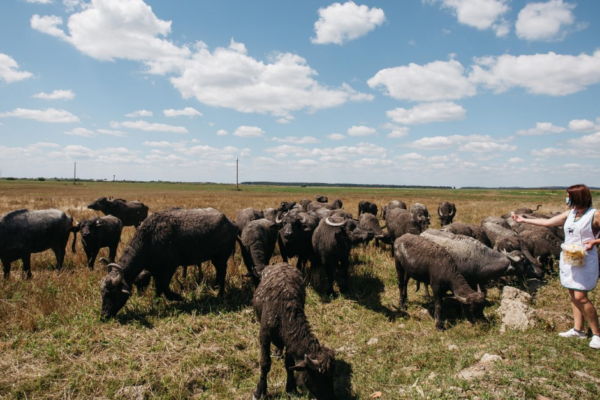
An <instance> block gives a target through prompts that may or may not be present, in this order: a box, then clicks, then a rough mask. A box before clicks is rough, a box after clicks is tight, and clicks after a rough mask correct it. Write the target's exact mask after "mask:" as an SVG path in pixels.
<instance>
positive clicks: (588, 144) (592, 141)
mask: <svg viewBox="0 0 600 400" xmlns="http://www.w3.org/2000/svg"><path fill="white" fill-rule="evenodd" d="M569 144H571V145H573V146H575V147H584V148H595V149H596V150H597V151H600V132H596V133H592V134H591V135H585V136H582V137H580V138H577V139H571V140H569Z"/></svg>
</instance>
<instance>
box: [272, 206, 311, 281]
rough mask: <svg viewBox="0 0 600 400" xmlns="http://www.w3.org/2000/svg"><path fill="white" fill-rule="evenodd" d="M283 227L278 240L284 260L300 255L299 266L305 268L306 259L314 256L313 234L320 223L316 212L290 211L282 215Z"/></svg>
mask: <svg viewBox="0 0 600 400" xmlns="http://www.w3.org/2000/svg"><path fill="white" fill-rule="evenodd" d="M282 223H283V227H282V228H281V230H280V231H279V235H278V238H277V242H278V243H279V252H280V253H281V258H282V259H283V261H284V262H288V258H290V257H298V263H297V267H298V268H300V269H303V268H304V266H305V265H306V261H308V260H310V259H311V258H312V254H313V248H312V235H313V232H314V231H315V229H316V228H317V226H318V225H319V217H318V216H317V215H316V214H315V213H312V212H310V213H304V212H300V213H289V214H286V215H284V216H283V217H282Z"/></svg>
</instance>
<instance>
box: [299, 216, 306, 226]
mask: <svg viewBox="0 0 600 400" xmlns="http://www.w3.org/2000/svg"><path fill="white" fill-rule="evenodd" d="M300 222H302V223H303V224H305V223H306V216H304V215H303V216H302V219H301V220H300Z"/></svg>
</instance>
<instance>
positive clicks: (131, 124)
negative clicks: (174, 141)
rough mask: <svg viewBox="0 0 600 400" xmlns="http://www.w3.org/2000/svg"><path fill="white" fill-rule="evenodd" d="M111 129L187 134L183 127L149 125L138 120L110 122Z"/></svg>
mask: <svg viewBox="0 0 600 400" xmlns="http://www.w3.org/2000/svg"><path fill="white" fill-rule="evenodd" d="M110 126H111V127H112V128H120V127H123V128H130V129H139V130H142V131H147V132H172V133H188V130H187V129H186V128H184V127H183V126H173V125H167V124H158V123H153V124H152V123H149V122H147V121H143V120H139V121H123V122H115V121H112V122H111V123H110Z"/></svg>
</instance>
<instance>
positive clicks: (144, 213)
mask: <svg viewBox="0 0 600 400" xmlns="http://www.w3.org/2000/svg"><path fill="white" fill-rule="evenodd" d="M88 208H89V209H92V210H96V211H102V213H104V215H114V216H115V217H117V218H119V219H120V220H121V222H122V223H123V226H135V227H136V228H137V227H138V226H140V224H141V223H142V221H144V220H145V219H146V218H147V217H148V207H147V206H146V205H145V204H144V203H142V202H141V201H127V200H124V199H114V200H112V199H110V200H109V199H107V198H106V197H100V198H98V199H96V201H94V202H93V203H91V204H90V205H88Z"/></svg>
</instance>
